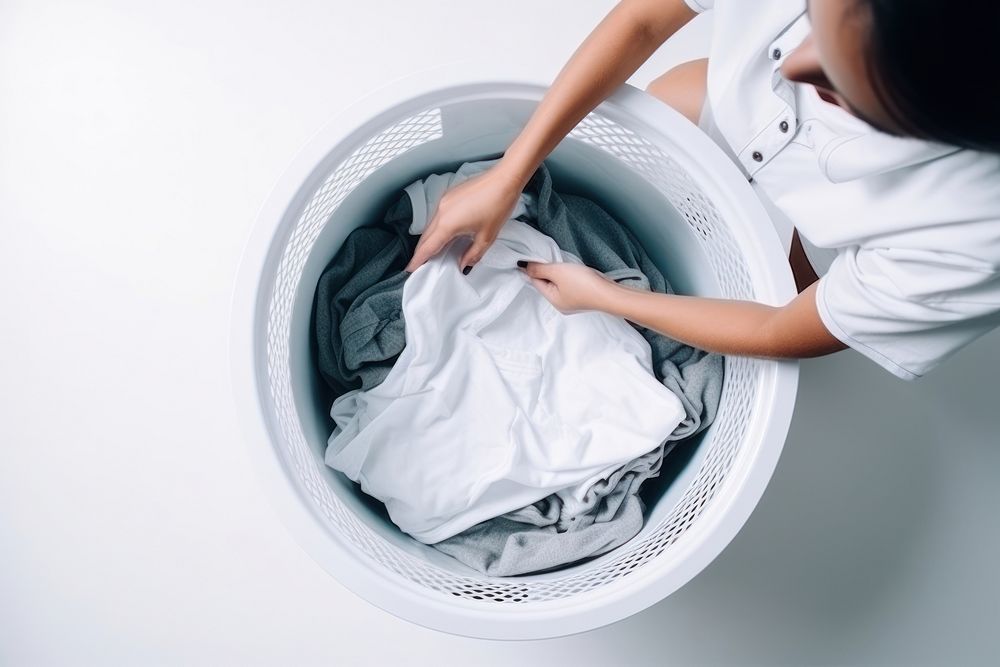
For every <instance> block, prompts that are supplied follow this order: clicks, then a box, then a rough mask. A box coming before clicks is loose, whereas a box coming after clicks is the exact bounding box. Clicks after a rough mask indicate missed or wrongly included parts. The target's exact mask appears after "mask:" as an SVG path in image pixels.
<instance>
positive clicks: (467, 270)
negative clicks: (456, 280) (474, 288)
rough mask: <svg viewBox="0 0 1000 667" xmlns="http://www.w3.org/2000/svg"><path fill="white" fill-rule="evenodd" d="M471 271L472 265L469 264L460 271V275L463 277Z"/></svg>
mask: <svg viewBox="0 0 1000 667" xmlns="http://www.w3.org/2000/svg"><path fill="white" fill-rule="evenodd" d="M471 270H472V265H471V264H470V265H469V266H467V267H465V268H464V269H462V273H464V274H465V275H469V271H471Z"/></svg>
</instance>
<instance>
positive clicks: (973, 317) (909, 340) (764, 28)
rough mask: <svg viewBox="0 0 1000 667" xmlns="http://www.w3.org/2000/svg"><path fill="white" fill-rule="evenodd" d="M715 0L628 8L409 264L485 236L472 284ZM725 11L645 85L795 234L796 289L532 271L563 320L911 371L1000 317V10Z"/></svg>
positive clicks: (864, 1) (975, 5) (651, 1)
mask: <svg viewBox="0 0 1000 667" xmlns="http://www.w3.org/2000/svg"><path fill="white" fill-rule="evenodd" d="M712 4H713V3H712V2H711V0H624V1H622V2H620V3H619V4H618V5H617V6H616V7H615V8H614V9H613V10H612V11H611V12H610V13H609V14H608V16H607V17H606V18H605V19H604V20H603V21H602V22H601V24H600V25H598V27H597V28H596V29H595V30H594V31H593V33H592V34H591V35H590V36H589V37H588V38H587V39H586V40H585V41H584V43H583V44H582V45H581V46H580V48H579V49H578V50H577V51H576V53H575V54H574V55H573V57H572V58H571V60H570V61H569V62H568V63H567V65H566V66H565V67H564V68H563V70H562V71H561V72H560V74H559V76H558V77H557V79H556V81H555V82H554V83H553V85H552V86H551V88H550V90H549V91H548V92H547V94H546V95H545V97H544V99H543V100H542V102H541V103H540V104H539V106H538V108H537V109H536V111H535V113H534V114H533V116H532V117H531V119H530V121H529V122H528V123H527V125H526V126H525V128H524V129H523V131H522V132H521V134H520V135H519V136H518V137H517V139H516V140H515V141H514V142H513V143H512V144H511V146H510V147H509V149H508V150H507V151H506V153H505V154H504V157H503V158H502V160H501V161H500V162H499V163H498V164H497V165H496V166H494V167H493V168H492V169H491V170H490V171H488V172H486V173H484V174H482V175H480V176H478V177H476V178H473V179H471V180H469V181H466V182H465V183H462V184H460V185H459V186H457V187H455V188H454V189H453V190H451V191H449V192H448V193H446V195H445V197H444V198H443V199H442V200H441V202H440V204H439V207H438V210H437V212H436V214H435V217H434V220H433V221H432V223H431V224H430V226H429V227H428V229H427V230H426V231H425V232H424V235H423V236H422V237H421V239H420V241H419V243H418V245H417V248H416V251H415V253H414V256H413V259H412V261H411V262H410V264H409V266H408V267H407V269H408V270H410V271H412V270H415V269H416V268H417V267H418V266H420V265H421V264H422V263H423V262H425V261H426V260H427V259H428V258H429V257H431V256H432V255H434V254H435V253H437V252H438V251H439V250H440V249H441V248H443V247H444V246H445V245H446V244H447V243H448V242H449V241H451V240H452V239H453V238H455V237H457V236H473V237H474V238H473V242H472V243H471V245H470V246H469V248H468V250H467V251H466V252H465V253H464V255H463V256H462V259H461V267H462V269H463V271H464V272H466V273H468V272H469V271H470V270H471V268H472V267H473V266H474V265H475V263H476V262H477V261H478V260H479V259H480V258H481V257H482V256H483V253H485V251H486V249H487V248H488V247H489V245H490V244H491V243H492V241H493V240H494V239H495V238H496V235H497V233H498V230H499V229H500V227H501V226H502V225H503V222H504V221H505V220H506V219H507V217H508V214H509V213H510V212H511V210H512V209H513V207H514V204H515V202H516V200H517V197H518V195H519V193H520V192H521V190H522V188H523V187H524V186H525V185H526V184H527V182H528V180H529V178H530V177H531V175H532V173H533V172H534V171H535V169H536V168H537V167H538V165H539V164H540V163H541V161H542V160H543V159H544V158H545V156H546V155H548V153H549V152H550V151H551V150H552V149H553V148H555V146H556V145H557V144H558V142H559V141H560V140H561V139H562V138H563V137H564V136H565V135H566V134H567V133H568V132H569V131H570V130H571V129H572V128H573V127H574V126H575V125H576V123H577V122H579V121H580V120H581V119H582V118H583V117H584V116H585V115H586V114H587V113H588V112H589V111H590V110H591V109H593V108H594V107H595V106H596V105H597V104H599V103H600V101H601V100H602V99H604V98H605V97H606V96H607V95H609V94H610V93H611V92H612V91H613V90H615V89H616V88H617V87H618V86H619V85H620V84H621V83H622V82H624V81H625V80H626V79H627V78H628V77H629V76H630V75H631V74H632V73H633V72H634V71H635V70H636V69H637V68H638V67H639V65H640V64H641V63H642V62H643V61H645V60H646V59H647V58H648V57H649V56H650V55H651V54H652V53H653V52H654V51H655V50H656V49H657V48H658V47H659V46H660V45H661V44H662V43H663V42H664V41H665V40H666V39H668V38H669V37H670V36H671V35H672V34H673V33H674V32H676V31H677V30H678V29H679V28H680V27H681V26H683V25H684V24H685V23H686V22H687V21H689V20H690V19H691V18H692V17H694V16H695V14H696V13H697V12H699V11H702V10H706V9H709V8H710V7H711V5H712ZM715 4H716V7H715V8H714V12H715V17H714V30H715V32H714V37H713V44H712V47H711V50H710V55H709V58H707V59H704V60H698V61H693V62H689V63H685V64H683V65H680V66H678V67H676V68H674V69H672V70H670V71H669V72H667V73H666V74H664V75H663V76H661V77H660V78H658V79H656V80H655V81H654V82H653V83H652V84H650V86H649V87H648V89H647V90H648V91H649V92H650V93H652V94H653V95H656V96H657V97H659V98H660V99H662V100H663V101H664V102H666V103H667V104H669V105H671V106H673V107H674V108H675V109H676V110H678V111H679V112H681V113H683V114H684V115H685V116H687V117H688V118H689V119H690V120H691V121H692V122H696V123H698V124H699V125H700V127H702V128H703V129H704V130H705V131H706V132H707V133H708V134H709V135H710V136H711V137H712V138H713V139H715V140H716V142H718V143H719V145H720V146H721V147H722V148H723V149H724V150H725V151H726V152H727V153H728V154H729V155H730V157H731V158H732V159H733V160H734V161H735V162H736V163H737V165H738V166H740V167H741V168H742V169H743V171H744V172H745V174H746V176H747V178H748V179H749V180H750V182H751V183H752V184H753V186H754V188H755V190H756V192H757V193H758V195H759V196H760V197H761V200H762V201H763V202H764V204H765V206H766V207H767V208H768V209H769V210H770V212H771V214H772V218H773V219H774V220H775V222H776V225H777V226H778V227H779V231H780V229H781V226H782V225H787V228H788V229H791V228H792V227H794V235H793V237H792V241H791V254H790V262H791V264H792V268H793V271H794V273H795V276H796V282H797V283H798V286H799V294H798V296H797V297H796V298H794V299H792V300H791V301H790V302H789V303H788V304H786V305H784V306H781V307H772V306H767V305H764V304H759V303H754V302H751V301H731V300H723V299H710V298H700V297H689V296H676V295H664V294H654V293H649V292H640V291H638V290H634V289H629V288H626V287H621V286H619V285H617V284H615V283H612V282H611V281H609V280H606V279H605V278H604V277H603V276H602V275H601V274H599V273H597V272H596V271H594V270H592V269H589V268H587V267H584V266H579V265H573V264H563V263H555V264H543V263H528V264H527V265H526V266H525V267H522V268H523V270H525V271H526V272H527V274H528V275H529V276H530V277H531V280H532V282H533V283H534V285H535V286H536V287H537V288H538V289H539V290H540V291H541V292H542V294H544V295H545V297H546V298H547V299H548V300H549V301H551V302H552V304H553V305H554V306H556V307H557V308H558V309H560V310H561V311H563V312H574V311H579V310H588V309H597V310H603V311H606V312H609V313H612V314H614V315H617V316H620V317H623V318H626V319H628V320H631V321H633V322H635V323H637V324H640V325H644V326H647V327H650V328H653V329H656V330H658V331H660V332H662V333H664V334H666V335H668V336H671V337H673V338H675V339H678V340H681V341H683V342H686V343H688V344H691V345H694V346H696V347H700V348H703V349H706V350H711V351H717V352H723V353H727V354H741V355H754V356H765V357H812V356H819V355H824V354H829V353H831V352H835V351H838V350H842V349H844V348H846V347H852V348H854V349H856V350H857V351H859V352H861V353H862V354H864V355H865V356H867V357H868V358H870V359H872V360H873V361H875V362H876V363H878V364H880V365H881V366H882V367H884V368H886V369H887V370H889V371H891V372H892V373H894V374H895V375H897V376H899V377H901V378H905V379H913V378H917V377H920V376H921V375H923V374H925V373H926V372H927V371H929V370H930V369H931V368H933V367H934V366H936V365H937V364H938V363H939V362H940V361H941V360H943V359H945V358H947V357H948V356H950V355H951V354H953V353H954V352H956V351H957V350H958V349H960V348H961V347H963V346H964V345H966V344H968V343H969V342H971V341H972V340H974V339H976V338H978V337H979V336H981V335H982V334H984V333H986V332H987V331H989V330H991V329H993V328H994V327H996V326H998V325H1000V280H998V266H1000V94H998V89H997V84H996V81H997V74H996V73H997V72H998V71H1000V59H998V57H997V53H998V50H997V49H996V48H995V47H993V46H991V45H992V43H993V39H995V37H996V36H997V33H998V32H1000V9H998V6H1000V3H994V2H991V1H990V0H973V1H971V2H965V3H958V5H956V4H954V3H947V4H946V3H944V2H941V0H811V1H810V2H808V3H804V2H801V1H796V0H755V1H754V2H740V1H737V0H718V1H717V2H716V3H715ZM807 4H808V7H807V6H806V5H807ZM815 270H818V271H819V273H821V274H822V277H819V278H818V277H817V274H816V272H815Z"/></svg>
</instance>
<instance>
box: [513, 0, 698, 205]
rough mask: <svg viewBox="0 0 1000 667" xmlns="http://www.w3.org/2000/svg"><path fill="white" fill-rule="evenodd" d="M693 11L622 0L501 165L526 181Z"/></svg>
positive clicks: (669, 3)
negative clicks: (559, 144) (569, 134)
mask: <svg viewBox="0 0 1000 667" xmlns="http://www.w3.org/2000/svg"><path fill="white" fill-rule="evenodd" d="M694 16H695V13H694V12H693V11H691V9H690V8H689V7H688V6H687V5H686V4H685V3H684V2H683V0H622V2H619V3H618V5H616V6H615V7H614V9H612V10H611V12H610V13H609V14H608V15H607V16H606V17H604V19H603V20H602V21H601V23H600V24H598V26H597V27H596V28H595V29H594V30H593V32H591V33H590V35H589V36H588V37H587V38H586V39H585V40H584V42H583V43H582V44H581V45H580V46H579V47H578V48H577V50H576V51H575V52H574V54H573V56H572V57H571V58H570V60H569V61H568V62H567V63H566V65H565V66H564V67H563V69H562V70H561V71H560V72H559V75H558V76H557V77H556V80H555V81H554V82H553V84H552V86H551V87H550V88H549V90H548V91H547V92H546V94H545V96H544V97H543V98H542V101H541V102H540V103H539V105H538V108H537V109H535V112H534V113H533V114H532V116H531V118H530V119H529V121H528V123H527V124H526V125H525V127H524V129H523V130H522V131H521V133H520V135H518V137H517V139H515V140H514V142H513V143H512V144H511V145H510V147H509V148H508V149H507V151H506V153H504V157H503V159H502V160H501V161H500V168H501V169H503V170H506V171H507V172H508V173H509V174H510V175H511V176H512V177H513V178H515V179H517V180H519V181H520V182H521V184H522V186H523V185H526V184H527V182H528V180H529V179H530V178H531V175H532V174H533V173H534V172H535V170H536V169H537V168H538V165H539V164H541V162H542V160H544V159H545V157H546V156H547V155H548V154H549V153H550V152H552V150H553V149H554V148H555V147H556V145H557V144H558V143H559V142H560V141H562V139H563V138H564V137H565V136H566V135H567V134H568V133H569V132H570V130H572V129H573V128H574V127H575V126H576V124H577V123H579V122H580V120H581V119H583V117H584V116H586V115H587V114H588V113H589V112H590V111H591V110H592V109H594V107H596V106H597V105H598V104H600V103H601V101H602V100H604V99H605V98H606V97H607V96H608V95H610V94H611V93H612V92H614V91H615V89H617V88H618V87H619V86H620V85H621V84H622V83H624V82H625V81H626V80H627V79H628V77H630V76H631V75H632V74H633V73H635V71H636V70H637V69H638V68H639V66H640V65H642V63H644V62H645V61H646V60H647V59H648V58H649V56H650V55H652V53H653V52H654V51H656V49H657V48H659V47H660V45H661V44H663V42H665V41H666V40H667V39H668V38H669V37H670V36H671V35H673V34H674V33H675V32H677V30H679V29H680V28H681V27H682V26H683V25H684V24H685V23H687V22H688V21H690V20H691V18H693V17H694Z"/></svg>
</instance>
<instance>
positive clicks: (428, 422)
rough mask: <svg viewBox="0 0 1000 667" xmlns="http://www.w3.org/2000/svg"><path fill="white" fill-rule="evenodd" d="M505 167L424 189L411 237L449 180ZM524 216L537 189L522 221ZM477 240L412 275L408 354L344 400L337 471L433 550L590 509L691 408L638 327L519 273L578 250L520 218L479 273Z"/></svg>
mask: <svg viewBox="0 0 1000 667" xmlns="http://www.w3.org/2000/svg"><path fill="white" fill-rule="evenodd" d="M495 163H496V160H488V161H481V162H467V163H465V164H464V165H462V166H461V167H460V168H459V170H458V172H456V173H453V174H434V175H431V176H429V177H427V178H426V179H424V180H421V181H417V182H415V183H412V184H410V185H409V186H408V187H407V188H406V193H407V194H408V195H409V197H410V201H411V203H412V204H413V222H412V224H411V226H410V233H411V234H420V233H421V232H423V230H424V228H425V227H426V225H427V223H428V221H429V220H430V218H431V217H432V216H433V212H434V210H435V209H436V208H437V203H438V201H440V198H441V195H442V194H443V193H444V192H445V191H446V189H448V188H450V187H452V186H454V185H457V184H458V183H459V182H461V181H463V180H465V179H466V178H468V177H469V176H471V175H473V174H475V173H478V172H480V171H482V170H483V169H485V168H487V167H489V166H491V165H493V164H495ZM525 210H526V209H525V204H524V196H522V198H521V200H520V201H519V202H518V204H517V207H516V208H515V210H514V211H513V212H512V213H511V218H516V217H518V216H520V215H522V214H523V213H524V212H525ZM466 247H467V240H464V239H462V240H460V241H458V242H456V243H452V244H450V245H449V246H448V248H447V249H446V250H445V251H444V252H441V253H439V254H438V255H436V256H435V257H433V258H431V259H430V260H429V261H427V262H426V263H425V264H423V265H422V266H420V268H418V269H417V270H416V271H414V272H413V274H412V275H411V276H410V277H409V278H408V279H407V280H406V283H405V285H404V287H403V302H402V309H403V318H404V319H405V320H406V347H405V348H404V349H403V352H402V353H401V354H400V356H399V359H398V360H397V361H396V363H395V364H394V365H393V367H392V369H391V370H390V371H389V374H388V375H387V376H386V378H385V380H384V381H383V382H382V383H381V384H380V385H378V386H377V387H374V388H372V389H370V390H368V391H352V392H348V393H347V394H344V395H343V396H341V397H339V398H338V399H337V400H336V401H335V402H334V404H333V407H332V408H331V416H332V417H333V418H334V420H335V422H336V428H335V429H334V432H333V435H332V436H331V437H330V441H329V446H328V448H327V451H326V463H327V465H329V466H330V467H332V468H335V469H337V470H340V471H342V472H344V474H346V475H347V476H348V477H349V478H350V479H353V480H355V481H357V482H358V483H360V484H361V488H362V489H363V490H364V491H365V492H366V493H367V494H369V495H371V496H374V497H376V498H378V499H379V500H381V501H382V502H383V503H385V506H386V508H387V510H388V512H389V516H390V517H391V518H392V520H393V522H394V523H395V524H396V525H397V526H399V527H400V528H401V529H402V530H403V531H405V532H407V533H409V534H410V535H412V536H413V537H415V538H416V539H418V540H420V541H422V542H424V543H427V544H433V543H436V542H440V541H441V540H444V539H447V538H449V537H451V536H453V535H455V534H457V533H459V532H461V531H463V530H465V529H466V528H468V527H470V526H473V525H475V524H477V523H479V522H481V521H485V520H487V519H491V518H493V517H496V516H500V515H501V514H505V513H507V512H510V511H512V510H516V509H520V508H522V507H526V506H528V505H530V504H532V503H534V502H536V501H538V500H541V499H542V498H545V497H546V496H548V495H550V494H552V493H558V494H559V495H560V497H561V499H562V501H563V503H565V504H566V505H567V506H568V507H569V509H570V510H572V508H573V507H574V506H576V504H577V503H579V504H580V506H583V505H584V504H585V498H586V495H587V493H588V491H589V490H590V489H591V487H593V485H594V484H596V483H597V482H599V481H600V480H603V479H606V478H607V477H608V476H610V475H611V474H612V473H613V472H614V471H615V470H617V469H619V468H620V467H621V466H622V465H624V464H626V463H628V462H629V461H632V460H634V459H636V458H638V457H640V456H642V455H644V454H646V453H648V452H650V451H652V450H654V449H656V448H657V447H658V446H659V445H660V443H662V442H664V441H665V440H667V438H668V437H669V436H670V435H671V434H672V433H673V432H674V430H675V429H676V428H677V426H678V425H679V424H680V423H681V420H682V419H684V416H685V412H684V407H683V405H682V404H681V401H680V399H679V398H678V397H677V396H676V395H675V394H674V393H673V392H672V391H670V389H668V388H667V387H666V386H665V385H663V384H662V383H661V382H658V381H657V379H656V377H655V376H654V375H653V368H652V364H653V361H652V356H651V352H650V348H649V343H647V342H646V340H645V339H644V338H643V337H642V336H641V335H640V334H639V332H638V331H636V330H635V328H634V327H632V326H631V325H630V324H628V323H627V322H625V320H622V319H621V318H617V317H613V316H611V315H608V314H607V313H603V312H599V311H591V312H583V313H574V314H572V315H563V314H562V313H560V312H559V311H558V310H556V309H555V308H554V307H553V306H552V305H551V304H550V303H549V302H548V301H547V300H546V299H545V297H544V296H542V294H541V293H540V292H539V291H538V290H537V289H535V287H534V286H533V285H532V284H531V281H530V279H529V278H528V277H527V275H526V274H525V273H524V272H523V271H521V270H519V269H518V268H517V262H518V260H533V261H542V262H561V261H564V262H576V263H579V262H580V260H579V258H577V257H575V256H574V255H571V254H570V253H566V252H563V251H562V250H560V248H559V246H558V245H556V243H555V241H553V240H552V239H551V238H549V237H548V236H546V235H544V234H542V233H541V232H540V231H538V230H537V229H534V228H532V227H530V226H529V225H527V224H525V223H523V222H521V221H519V220H514V219H511V220H508V221H507V223H506V224H505V225H504V226H503V228H502V229H501V230H500V235H499V236H498V237H497V240H496V242H495V243H493V245H491V246H490V248H489V249H488V250H487V251H486V254H485V255H484V256H483V258H482V259H481V260H480V261H479V262H477V263H476V267H475V269H474V270H473V271H472V272H471V273H469V275H467V276H465V275H462V273H461V271H460V270H459V268H458V267H459V264H458V260H459V258H460V256H461V253H462V251H463V250H465V248H466Z"/></svg>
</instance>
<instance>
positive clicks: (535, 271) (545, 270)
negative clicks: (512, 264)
mask: <svg viewBox="0 0 1000 667" xmlns="http://www.w3.org/2000/svg"><path fill="white" fill-rule="evenodd" d="M521 264H522V262H518V266H521ZM523 264H524V266H522V267H521V268H523V269H524V272H525V273H527V274H528V275H529V276H531V277H532V278H541V279H542V280H549V279H550V276H551V270H550V267H551V266H552V265H551V264H548V263H546V262H523Z"/></svg>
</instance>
